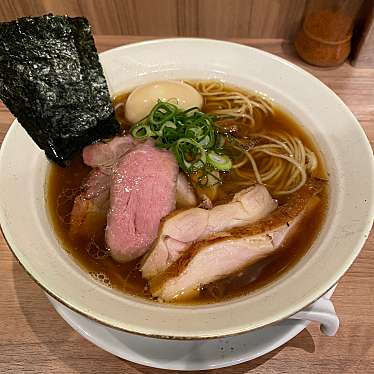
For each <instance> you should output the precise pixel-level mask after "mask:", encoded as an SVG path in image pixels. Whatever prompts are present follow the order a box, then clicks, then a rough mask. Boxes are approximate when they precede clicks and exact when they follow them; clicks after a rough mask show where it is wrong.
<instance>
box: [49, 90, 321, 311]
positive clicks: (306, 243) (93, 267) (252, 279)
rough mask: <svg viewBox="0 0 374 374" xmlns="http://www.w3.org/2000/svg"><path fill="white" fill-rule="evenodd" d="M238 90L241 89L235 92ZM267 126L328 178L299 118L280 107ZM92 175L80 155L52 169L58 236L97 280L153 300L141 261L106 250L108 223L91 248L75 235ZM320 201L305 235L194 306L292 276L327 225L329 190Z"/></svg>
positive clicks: (226, 189) (231, 182) (227, 181)
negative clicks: (80, 198)
mask: <svg viewBox="0 0 374 374" xmlns="http://www.w3.org/2000/svg"><path fill="white" fill-rule="evenodd" d="M225 89H226V90H228V91H230V90H232V88H230V87H229V86H225ZM235 90H238V89H237V88H236V87H235ZM127 96H128V93H126V94H123V95H119V96H117V97H115V98H114V100H113V103H114V105H115V107H116V115H117V119H118V120H119V121H120V123H121V124H122V126H123V127H124V128H125V129H126V128H127V127H128V124H127V123H126V121H125V120H124V118H123V108H124V106H123V105H121V103H123V102H124V101H125V100H126V98H127ZM203 111H204V108H203ZM261 120H262V121H263V122H262V126H263V127H264V129H265V130H266V131H271V130H274V129H277V130H279V129H283V130H285V131H286V132H288V133H290V134H292V135H295V136H297V137H299V138H300V139H301V140H302V141H303V143H304V144H305V145H306V146H307V147H309V148H310V149H311V150H312V151H313V152H314V153H315V154H316V155H317V158H318V161H319V162H318V165H319V166H318V169H317V170H316V171H315V172H314V175H315V176H317V177H321V178H326V172H325V169H324V166H323V160H322V158H321V157H320V153H319V151H318V149H317V148H316V146H315V144H314V143H313V141H312V139H311V138H310V136H308V134H306V133H305V131H304V130H303V129H302V127H301V126H300V125H298V124H297V122H296V121H295V120H294V119H293V118H291V117H290V116H289V115H288V114H287V113H286V112H284V111H282V110H281V109H280V108H279V107H277V106H274V114H273V115H272V116H269V117H266V118H262V119H261ZM245 167H248V166H244V168H245ZM90 170H91V168H89V167H88V166H86V165H84V163H83V160H82V157H81V155H76V156H75V158H74V159H73V160H72V161H71V164H70V166H69V167H67V168H61V167H59V166H57V165H56V164H51V168H50V173H49V181H48V192H47V203H48V210H49V214H50V218H51V222H52V226H53V228H54V231H55V232H56V234H57V237H58V239H59V241H60V242H61V244H62V247H63V248H64V249H65V250H66V251H67V252H68V253H69V254H70V255H72V256H73V257H74V258H75V260H76V261H77V262H78V263H79V264H80V265H81V266H82V268H84V269H85V270H86V271H88V272H89V273H90V274H91V275H92V277H93V278H94V279H95V280H97V281H100V282H102V283H103V284H105V285H107V286H109V287H112V288H115V289H117V290H120V291H123V292H125V293H128V294H131V295H135V296H139V297H142V298H146V299H151V298H152V297H151V294H150V292H149V290H148V286H147V282H146V281H145V280H143V278H142V276H141V272H140V271H139V262H140V260H139V259H138V260H135V261H133V262H130V263H126V264H120V263H118V262H116V261H114V260H113V259H112V258H111V257H110V255H109V253H108V251H107V249H106V247H105V238H104V230H105V222H102V224H101V225H100V226H101V227H98V228H97V230H96V232H95V233H92V238H91V240H90V241H88V242H87V241H84V240H83V241H82V240H80V239H78V238H72V237H71V236H70V235H69V216H70V212H71V210H72V207H73V203H74V198H75V196H76V195H77V194H78V193H79V192H80V191H81V186H82V184H83V182H84V180H85V178H86V177H87V175H88V173H89V172H90ZM235 181H236V179H235V176H234V175H232V174H231V173H227V174H226V175H225V176H224V179H223V185H221V186H219V193H218V196H219V197H218V198H217V199H218V200H225V199H228V198H230V196H232V194H233V193H235V192H237V191H239V190H241V189H242V188H243V187H240V186H238V185H237V184H235ZM320 197H321V203H320V204H319V205H318V207H317V208H316V210H315V211H314V214H313V215H312V216H311V217H309V218H308V219H306V221H305V222H304V223H303V225H302V226H300V229H299V230H300V233H301V235H294V237H293V239H292V241H290V242H289V243H287V245H285V246H283V247H282V248H280V249H278V250H277V251H276V252H275V253H274V254H273V255H271V256H269V257H267V258H266V259H264V260H261V261H259V262H257V263H255V264H254V265H251V266H250V267H248V268H247V269H245V270H243V271H241V272H239V273H237V274H235V275H232V276H230V277H228V278H226V279H223V280H220V281H217V282H214V283H212V284H210V285H208V286H205V287H204V288H203V289H202V290H201V292H200V295H199V296H198V297H197V298H196V299H194V300H193V301H190V302H188V303H189V304H191V303H193V304H195V303H198V304H203V303H212V302H217V301H223V300H227V299H230V298H233V297H237V296H241V295H246V294H248V293H250V292H251V291H253V290H256V289H258V288H259V287H262V286H264V285H266V284H268V283H269V282H271V281H273V280H274V279H276V278H278V277H279V276H280V275H281V274H283V273H284V272H286V271H287V270H289V269H290V268H291V267H292V266H293V265H294V264H295V263H296V262H297V261H298V260H299V259H300V258H301V257H302V256H303V255H304V254H305V253H306V252H307V250H308V249H309V248H310V246H311V245H312V243H313V241H314V240H315V238H316V237H317V235H318V232H319V230H320V228H321V225H322V223H323V221H324V216H325V212H326V211H327V187H326V188H325V189H324V190H323V191H322V193H321V194H320ZM283 201H284V198H280V199H279V203H280V204H282V202H283Z"/></svg>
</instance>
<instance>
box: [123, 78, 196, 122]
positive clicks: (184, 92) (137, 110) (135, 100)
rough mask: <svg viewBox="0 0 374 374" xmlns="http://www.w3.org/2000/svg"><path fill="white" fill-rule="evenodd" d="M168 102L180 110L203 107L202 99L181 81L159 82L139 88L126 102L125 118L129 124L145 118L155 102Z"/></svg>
mask: <svg viewBox="0 0 374 374" xmlns="http://www.w3.org/2000/svg"><path fill="white" fill-rule="evenodd" d="M158 100H161V101H170V102H171V103H172V104H175V105H176V106H178V107H179V108H181V109H189V108H193V107H198V108H199V109H201V107H202V106H203V97H202V96H201V95H200V93H199V92H198V91H197V90H195V89H194V88H193V87H192V86H190V85H189V84H186V83H184V82H181V81H161V82H155V83H149V84H146V85H144V86H140V87H138V88H136V89H135V90H134V91H132V92H131V94H130V95H129V97H128V98H127V101H126V106H125V116H126V119H127V120H128V121H129V122H131V123H136V122H139V121H140V120H142V119H143V118H144V117H146V116H147V115H148V114H149V113H150V111H151V110H152V108H153V107H154V106H155V105H156V104H157V101H158Z"/></svg>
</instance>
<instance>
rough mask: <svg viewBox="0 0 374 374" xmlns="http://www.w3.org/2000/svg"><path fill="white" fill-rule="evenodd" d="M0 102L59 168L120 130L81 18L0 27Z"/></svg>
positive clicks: (88, 31) (32, 19)
mask: <svg viewBox="0 0 374 374" xmlns="http://www.w3.org/2000/svg"><path fill="white" fill-rule="evenodd" d="M0 98H1V99H2V100H3V102H4V103H5V105H6V106H7V107H8V108H9V110H10V111H11V112H12V113H13V115H15V116H16V117H17V119H18V121H19V122H20V123H21V125H22V126H23V127H24V128H25V129H26V131H27V132H28V133H29V135H30V136H31V137H32V139H33V140H34V141H35V142H36V143H37V144H38V146H39V147H40V148H41V149H43V150H44V151H45V153H46V155H47V157H48V158H50V159H52V160H54V161H56V162H57V163H58V164H59V165H61V166H64V165H66V161H67V160H69V159H70V158H71V157H72V156H73V154H74V153H75V152H76V151H78V150H80V149H81V148H82V147H83V146H85V145H87V144H90V143H92V142H94V141H96V140H99V139H104V138H108V137H111V136H113V135H114V134H115V133H117V132H118V131H119V130H120V127H119V124H118V123H117V121H116V119H115V117H114V109H113V106H112V103H111V100H110V96H109V91H108V87H107V84H106V80H105V77H104V74H103V70H102V67H101V65H100V62H99V59H98V55H97V51H96V48H95V43H94V40H93V37H92V34H91V27H90V25H89V23H88V21H87V20H86V19H85V18H81V17H77V18H70V17H67V16H53V15H50V14H49V15H45V16H41V17H25V18H20V19H18V20H16V21H12V22H6V23H1V24H0ZM20 151H21V150H20Z"/></svg>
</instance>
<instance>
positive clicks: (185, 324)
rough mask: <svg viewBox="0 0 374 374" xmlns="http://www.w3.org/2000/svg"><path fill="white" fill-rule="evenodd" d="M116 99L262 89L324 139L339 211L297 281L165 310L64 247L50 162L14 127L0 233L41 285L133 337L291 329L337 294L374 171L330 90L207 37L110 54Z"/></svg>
mask: <svg viewBox="0 0 374 374" xmlns="http://www.w3.org/2000/svg"><path fill="white" fill-rule="evenodd" d="M101 61H102V64H103V67H104V70H105V74H106V76H107V80H108V83H109V86H110V90H111V92H112V93H117V92H120V91H123V90H129V89H131V88H133V87H135V86H137V85H139V84H142V83H145V82H149V81H153V80H159V79H174V78H188V79H193V78H199V79H221V80H223V81H225V82H228V83H232V84H234V85H238V86H240V87H244V88H250V89H255V90H259V91H262V92H264V93H266V94H268V95H269V96H270V97H272V98H273V99H274V100H275V101H276V102H278V103H279V104H280V105H281V106H282V107H283V108H286V109H287V110H288V111H289V112H290V113H291V114H292V115H293V116H294V117H295V118H297V120H298V121H299V122H300V123H301V124H302V125H303V126H304V127H305V128H306V129H307V131H308V132H309V133H311V135H312V136H313V137H314V139H315V141H316V142H317V144H318V146H319V148H320V149H321V151H322V153H323V156H324V158H325V161H326V163H327V168H328V172H329V174H330V205H329V209H328V214H327V218H326V222H325V224H324V225H323V228H322V231H321V233H320V235H319V237H318V238H317V240H316V241H315V242H314V244H313V246H312V248H311V249H310V250H309V252H308V253H307V254H306V255H305V256H304V257H303V258H302V259H301V260H300V261H299V262H298V263H297V264H296V266H294V267H293V268H292V269H291V270H290V271H289V272H288V273H287V274H284V275H283V276H281V277H280V278H279V279H277V280H276V281H274V282H273V283H271V284H269V285H268V286H266V287H264V288H262V289H260V290H258V291H256V292H255V293H252V294H250V295H249V296H247V297H243V298H240V299H237V300H232V301H229V302H225V303H221V304H216V305H208V306H201V307H197V306H194V307H180V306H171V305H165V304H164V305H159V304H156V303H152V302H147V301H145V300H141V299H138V298H134V297H130V296H126V295H124V294H121V293H119V292H117V291H114V290H111V289H108V288H106V287H105V286H102V285H100V284H98V283H96V282H95V281H93V279H92V278H91V277H90V276H89V275H88V274H87V273H86V272H85V271H83V270H81V268H80V267H79V266H78V265H77V264H76V263H75V261H74V260H73V258H71V257H70V256H69V255H68V254H67V253H66V252H65V251H64V250H63V249H62V248H61V246H60V244H59V242H58V240H57V239H56V236H55V234H54V232H53V231H52V229H51V225H50V223H49V220H48V213H47V210H46V205H45V189H46V176H47V174H48V168H49V163H48V161H47V160H46V158H45V156H44V153H43V152H41V151H40V150H39V149H38V148H37V146H36V145H35V144H34V143H33V142H32V141H31V139H30V138H29V137H28V136H27V134H26V133H25V131H24V130H23V129H22V128H21V127H20V126H19V125H18V124H17V123H14V124H13V125H12V127H11V128H10V130H9V132H8V134H7V136H6V139H5V141H4V143H3V146H2V149H1V155H0V191H1V197H0V223H1V226H2V229H3V232H4V235H5V237H6V239H7V241H8V244H9V246H10V248H11V249H12V251H13V252H14V254H15V255H16V257H17V258H18V260H19V261H20V262H21V264H22V265H23V266H24V267H25V269H26V271H27V272H28V273H29V274H30V275H31V276H32V278H33V279H34V280H35V281H36V282H37V283H39V284H40V285H41V286H42V287H43V288H44V289H45V290H46V291H47V292H48V293H49V294H50V295H52V296H53V297H55V298H56V299H58V300H59V301H60V302H62V303H63V304H65V305H66V306H68V307H70V308H71V309H73V310H75V311H77V312H80V313H82V314H84V315H86V316H88V317H90V318H93V319H95V320H97V321H100V322H102V323H104V324H107V325H109V326H112V327H115V328H118V329H122V330H126V331H129V332H133V333H137V334H144V335H151V336H158V337H172V338H208V337H218V336H225V335H232V334H237V333H241V332H245V331H250V330H252V329H255V328H258V327H261V326H265V325H268V324H270V323H273V322H275V321H279V320H281V319H284V318H286V317H288V316H290V315H292V314H294V313H296V312H297V311H299V310H301V309H302V308H304V307H305V306H306V305H308V304H310V303H311V302H313V301H314V300H316V299H317V298H319V297H320V296H321V295H322V294H323V293H325V292H326V291H327V290H328V289H329V288H330V287H332V286H333V285H334V284H335V283H336V282H337V281H338V280H339V278H340V277H341V276H342V275H343V274H344V272H345V271H347V269H348V268H349V266H350V265H351V264H352V262H353V261H354V259H355V258H356V256H357V255H358V253H359V251H360V249H361V247H362V246H363V244H364V241H365V239H366V238H367V236H368V233H369V231H370V228H371V225H372V221H373V191H374V187H373V185H374V168H373V155H372V151H371V148H370V145H369V143H368V141H367V139H366V137H365V134H364V132H363V130H362V129H361V127H360V125H359V123H358V122H357V120H356V119H355V117H354V116H353V115H352V113H351V112H350V111H349V109H348V108H347V107H346V106H345V105H344V104H343V102H342V101H341V100H340V99H339V98H338V97H337V96H336V95H335V94H334V93H333V92H332V91H331V90H329V89H328V88H327V87H326V86H325V85H323V84H322V83H321V82H320V81H319V80H318V79H316V78H314V77H313V76H312V75H310V74H308V73H306V72H305V71H304V70H302V69H300V68H298V67H296V66H295V65H293V64H291V63H289V62H287V61H285V60H283V59H281V58H279V57H276V56H273V55H271V54H269V53H266V52H262V51H259V50H257V49H253V48H249V47H245V46H241V45H237V44H232V43H226V42H221V41H212V40H204V39H167V40H156V41H151V42H145V43H139V44H132V45H128V46H124V47H120V48H116V49H113V50H110V51H107V52H105V53H102V54H101Z"/></svg>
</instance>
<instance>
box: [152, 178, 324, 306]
mask: <svg viewBox="0 0 374 374" xmlns="http://www.w3.org/2000/svg"><path fill="white" fill-rule="evenodd" d="M322 186H323V182H320V181H317V180H312V181H310V182H309V183H308V184H306V185H305V186H304V187H303V188H302V189H300V190H299V191H297V192H295V193H294V194H293V196H292V198H290V200H289V201H288V202H287V203H285V204H284V205H282V206H281V207H279V208H278V209H277V210H275V211H274V212H273V213H271V214H270V215H269V216H268V217H266V218H264V219H262V220H260V221H258V222H255V223H253V224H250V225H248V226H245V227H241V228H234V229H232V230H229V231H227V232H222V233H220V235H221V237H216V238H215V239H212V240H203V241H200V242H197V243H195V244H194V245H192V246H191V247H190V248H189V249H188V250H187V251H186V252H185V254H184V255H183V256H182V257H181V258H180V259H179V260H178V261H177V262H176V263H174V264H173V265H172V266H171V267H170V268H169V269H168V270H167V271H165V273H163V274H161V275H159V276H157V277H155V278H153V279H151V281H150V286H151V287H150V288H151V292H152V295H153V296H154V297H158V298H160V299H162V300H164V301H175V300H181V299H189V298H191V297H193V296H196V295H197V294H198V292H199V289H200V288H201V287H202V286H204V285H206V284H209V283H211V282H214V281H216V280H219V279H222V278H225V277H227V276H229V275H231V274H233V273H235V272H238V271H240V270H242V269H243V268H244V267H247V266H248V265H250V264H252V263H255V262H256V261H258V260H260V259H262V258H264V257H266V256H268V255H270V254H271V253H273V252H274V251H276V250H277V248H279V247H280V246H281V245H282V244H284V243H285V242H286V241H288V240H290V239H291V237H292V236H293V235H296V233H297V232H298V230H297V228H298V226H299V224H300V223H302V221H303V220H304V219H305V218H307V217H308V216H309V215H310V214H312V213H313V211H314V209H315V207H316V206H317V205H318V204H319V203H320V198H319V197H318V196H317V193H318V192H319V191H320V190H321V188H322Z"/></svg>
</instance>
